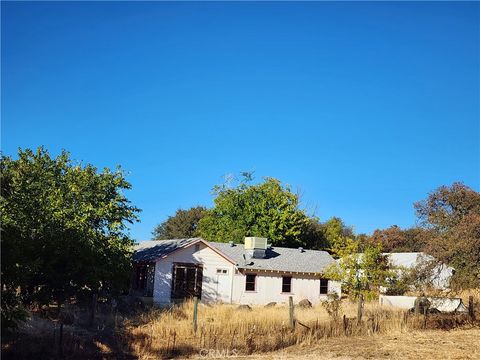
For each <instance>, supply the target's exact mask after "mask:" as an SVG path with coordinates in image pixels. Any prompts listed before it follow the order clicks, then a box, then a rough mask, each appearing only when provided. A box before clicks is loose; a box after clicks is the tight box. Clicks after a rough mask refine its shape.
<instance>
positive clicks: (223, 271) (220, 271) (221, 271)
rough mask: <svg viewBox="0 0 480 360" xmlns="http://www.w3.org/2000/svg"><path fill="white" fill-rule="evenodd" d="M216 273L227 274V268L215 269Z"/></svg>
mask: <svg viewBox="0 0 480 360" xmlns="http://www.w3.org/2000/svg"><path fill="white" fill-rule="evenodd" d="M217 274H219V275H220V274H223V275H227V274H228V270H227V269H217Z"/></svg>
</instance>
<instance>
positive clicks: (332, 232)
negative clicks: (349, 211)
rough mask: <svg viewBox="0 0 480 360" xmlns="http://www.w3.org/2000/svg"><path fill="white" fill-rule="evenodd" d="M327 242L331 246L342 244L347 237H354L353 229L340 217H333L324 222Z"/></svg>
mask: <svg viewBox="0 0 480 360" xmlns="http://www.w3.org/2000/svg"><path fill="white" fill-rule="evenodd" d="M322 226H323V234H324V237H325V240H326V242H327V243H328V245H329V246H330V247H331V248H334V247H336V246H341V245H342V244H343V243H344V242H345V239H346V238H354V237H355V235H354V233H353V229H352V228H351V227H348V226H346V225H345V223H344V222H343V220H342V219H340V218H339V217H332V218H331V219H329V220H328V221H326V222H325V223H323V224H322Z"/></svg>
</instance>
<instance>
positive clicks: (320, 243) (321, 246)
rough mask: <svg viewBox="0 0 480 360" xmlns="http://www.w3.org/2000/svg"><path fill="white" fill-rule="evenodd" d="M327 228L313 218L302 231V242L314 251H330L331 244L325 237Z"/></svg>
mask: <svg viewBox="0 0 480 360" xmlns="http://www.w3.org/2000/svg"><path fill="white" fill-rule="evenodd" d="M324 230H325V227H324V224H322V223H321V222H320V221H319V220H318V219H317V218H315V217H311V218H309V219H308V221H307V223H306V224H305V228H304V230H303V231H302V240H303V241H304V243H305V246H306V248H308V249H314V250H328V249H329V248H330V243H329V242H328V239H327V238H326V237H325V231H324Z"/></svg>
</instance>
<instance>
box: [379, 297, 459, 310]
mask: <svg viewBox="0 0 480 360" xmlns="http://www.w3.org/2000/svg"><path fill="white" fill-rule="evenodd" d="M416 299H417V296H388V295H380V297H379V299H378V302H379V303H380V305H382V306H393V307H397V308H400V309H405V310H410V309H413V308H414V307H415V300H416ZM427 299H428V301H430V308H434V309H437V310H438V311H441V312H466V311H467V308H466V306H465V305H464V304H463V302H462V299H460V298H442V297H427Z"/></svg>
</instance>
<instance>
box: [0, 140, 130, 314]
mask: <svg viewBox="0 0 480 360" xmlns="http://www.w3.org/2000/svg"><path fill="white" fill-rule="evenodd" d="M0 172H1V179H2V182H1V196H0V212H1V215H0V216H1V218H0V220H1V241H2V254H1V260H2V264H1V268H2V279H1V285H2V295H4V294H9V296H7V297H6V298H7V299H10V300H9V301H10V305H11V304H13V303H14V302H15V300H11V298H12V296H10V295H12V294H13V295H15V296H17V295H18V294H19V292H18V290H20V298H21V300H22V301H24V302H31V301H36V302H38V303H41V304H47V303H51V302H57V303H60V304H61V303H63V302H65V301H66V300H68V299H70V298H72V297H75V296H78V295H79V294H80V293H82V292H90V293H92V292H104V293H108V294H112V293H115V292H118V291H121V290H122V289H125V288H126V287H127V286H128V281H129V274H130V267H131V251H132V245H133V241H132V240H131V239H130V238H129V236H128V234H127V233H126V229H127V225H128V224H129V223H132V222H134V221H136V220H137V213H138V211H139V209H137V208H136V207H134V206H132V205H131V204H130V202H129V201H128V200H127V198H126V197H125V196H124V195H123V190H128V189H130V188H131V185H130V184H129V183H128V182H127V181H126V180H125V176H124V173H123V171H122V170H121V169H120V168H117V169H116V170H115V171H110V170H109V169H104V170H103V171H102V172H99V171H97V169H96V168H95V167H94V166H92V165H89V164H87V165H82V164H81V163H74V162H73V161H72V160H70V157H69V154H68V153H67V152H65V151H63V152H62V153H61V154H60V155H59V156H58V157H56V158H52V157H51V156H50V155H49V153H48V152H47V151H46V150H45V149H44V148H42V147H40V148H38V150H37V151H36V152H34V151H32V150H29V149H27V150H22V149H19V151H18V159H16V160H14V159H12V158H10V157H8V156H2V157H1V162H0ZM3 298H4V296H2V300H3ZM16 300H18V296H17V299H16ZM6 305H7V304H6ZM5 308H8V306H7V307H4V304H3V303H2V318H3V317H4V315H5V318H8V314H4V309H5Z"/></svg>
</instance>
